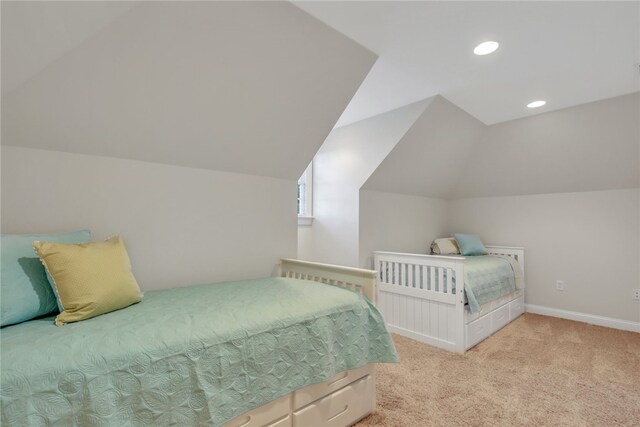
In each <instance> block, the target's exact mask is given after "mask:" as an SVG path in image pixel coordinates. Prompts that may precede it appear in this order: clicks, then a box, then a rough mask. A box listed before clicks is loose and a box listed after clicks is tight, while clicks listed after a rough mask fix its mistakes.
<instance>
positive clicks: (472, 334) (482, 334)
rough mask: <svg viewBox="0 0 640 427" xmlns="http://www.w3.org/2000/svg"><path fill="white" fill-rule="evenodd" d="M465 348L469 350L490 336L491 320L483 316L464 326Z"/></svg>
mask: <svg viewBox="0 0 640 427" xmlns="http://www.w3.org/2000/svg"><path fill="white" fill-rule="evenodd" d="M465 335H466V338H467V339H466V343H467V345H466V347H467V348H471V347H472V346H474V345H476V344H477V343H479V342H480V341H482V340H483V339H485V338H486V337H488V336H489V335H491V318H490V316H483V317H481V318H479V319H477V320H474V321H473V322H471V323H469V324H468V325H466V326H465Z"/></svg>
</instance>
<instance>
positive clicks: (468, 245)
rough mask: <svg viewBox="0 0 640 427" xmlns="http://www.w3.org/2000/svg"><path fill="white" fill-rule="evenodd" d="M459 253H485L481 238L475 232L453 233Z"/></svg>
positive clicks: (471, 254)
mask: <svg viewBox="0 0 640 427" xmlns="http://www.w3.org/2000/svg"><path fill="white" fill-rule="evenodd" d="M453 237H455V239H456V242H457V243H458V247H459V248H460V253H461V254H462V255H464V256H473V255H487V254H488V252H487V248H485V247H484V245H483V244H482V240H480V238H479V237H478V236H476V235H475V234H465V233H454V235H453Z"/></svg>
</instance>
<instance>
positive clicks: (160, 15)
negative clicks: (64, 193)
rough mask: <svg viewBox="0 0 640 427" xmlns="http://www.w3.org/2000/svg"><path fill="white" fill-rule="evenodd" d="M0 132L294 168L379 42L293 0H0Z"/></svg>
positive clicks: (217, 165)
mask: <svg viewBox="0 0 640 427" xmlns="http://www.w3.org/2000/svg"><path fill="white" fill-rule="evenodd" d="M1 7H2V83H3V91H2V144H4V145H16V146H23V147H32V148H41V149H49V150H58V151H68V152H77V153H84V154H94V155H102V156H110V157H120V158H130V159H136V160H144V161H150V162H157V163H166V164H173V165H181V166H190V167H198V168H209V169H216V170H222V171H230V172H239V173H247V174H253V175H263V176H271V177H276V178H285V179H297V178H298V176H299V175H300V174H301V173H302V171H303V170H304V168H305V167H306V165H307V164H308V163H309V162H310V161H311V159H312V158H313V155H314V154H315V153H316V151H317V150H318V148H319V147H320V145H321V144H322V142H323V141H324V139H325V138H326V136H327V135H328V134H329V132H330V131H331V129H332V128H333V127H334V125H335V123H336V121H337V120H338V118H339V117H340V115H341V113H342V112H343V111H344V109H345V107H346V106H347V104H348V103H349V101H350V100H351V98H352V97H353V95H354V93H355V92H356V90H357V88H358V87H359V85H360V84H361V82H362V81H363V79H364V78H365V76H366V75H367V73H368V72H369V70H370V69H371V66H372V65H373V63H374V62H375V60H376V55H375V54H373V53H372V52H370V51H369V50H367V49H366V48H363V47H362V46H360V45H358V44H357V43H355V42H353V41H352V40H350V39H349V38H347V37H346V36H344V35H343V34H341V33H339V32H337V31H335V30H334V29H332V28H330V27H328V26H327V25H325V24H323V23H322V22H320V21H318V20H317V19H315V18H313V17H312V16H310V15H308V14H307V13H305V12H303V11H302V10H300V9H299V8H297V7H295V6H293V5H292V4H290V3H288V2H136V3H118V2H51V3H49V2H6V1H3V2H2V5H1Z"/></svg>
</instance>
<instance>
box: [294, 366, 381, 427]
mask: <svg viewBox="0 0 640 427" xmlns="http://www.w3.org/2000/svg"><path fill="white" fill-rule="evenodd" d="M371 411H373V379H372V378H371V376H370V375H367V376H365V377H364V378H361V379H359V380H357V381H356V382H354V383H352V384H349V385H347V386H345V387H343V388H341V389H340V390H338V391H335V392H333V393H332V394H330V395H329V396H326V397H323V398H322V399H320V400H317V401H315V402H313V403H311V404H310V405H308V406H306V407H304V408H302V409H300V410H299V411H296V412H294V413H293V425H294V427H309V426H326V427H344V426H346V425H351V424H353V423H354V422H356V421H357V420H359V419H360V418H362V416H363V415H365V414H367V413H370V412H371Z"/></svg>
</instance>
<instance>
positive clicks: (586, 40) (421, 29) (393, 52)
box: [295, 1, 640, 125]
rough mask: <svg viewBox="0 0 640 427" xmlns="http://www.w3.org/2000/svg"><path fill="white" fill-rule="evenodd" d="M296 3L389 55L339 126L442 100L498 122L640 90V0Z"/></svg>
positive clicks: (345, 113)
mask: <svg viewBox="0 0 640 427" xmlns="http://www.w3.org/2000/svg"><path fill="white" fill-rule="evenodd" d="M295 4H296V5H297V6H298V7H300V8H302V9H303V10H305V11H307V12H309V13H311V14H312V15H314V16H315V17H317V18H319V19H321V20H322V21H324V22H326V23H327V24H329V25H331V26H332V27H333V28H336V29H337V30H339V31H341V32H342V33H344V34H346V35H347V36H349V37H351V38H352V39H353V40H355V41H357V42H358V43H360V44H362V45H363V46H366V47H367V48H369V49H371V50H372V51H373V52H375V53H377V54H378V55H379V56H380V59H379V60H378V62H377V63H376V64H375V66H374V67H373V69H372V70H371V73H369V75H368V76H367V79H366V80H365V81H364V83H363V84H362V86H361V87H360V89H359V90H358V93H357V94H356V96H355V97H354V99H353V100H352V101H351V103H350V104H349V107H348V108H347V110H346V111H345V112H344V114H343V115H342V117H341V119H340V121H339V123H338V124H339V125H344V124H347V123H351V122H355V121H358V120H361V119H363V118H365V117H370V116H373V115H376V114H380V113H382V112H385V111H389V110H392V109H394V108H398V107H400V106H402V105H406V104H409V103H411V102H415V101H417V100H419V99H424V98H428V97H431V96H435V95H442V96H443V97H445V98H446V99H448V100H449V101H451V102H453V103H454V104H455V105H457V106H458V107H460V108H462V109H463V110H464V111H466V112H467V113H469V114H471V115H472V116H474V117H475V118H477V119H478V120H480V121H482V122H483V123H485V124H494V123H499V122H503V121H507V120H512V119H516V118H520V117H525V116H529V115H534V114H539V113H544V112H548V111H552V110H557V109H562V108H566V107H569V106H573V105H579V104H584V103H587V102H591V101H596V100H599V99H605V98H610V97H614V96H618V95H622V94H627V93H631V92H634V91H638V90H639V89H640V73H638V63H640V2H637V1H631V2H625V1H600V2H592V1H564V2H561V1H467V2H464V1H462V2H460V1H381V2H377V1H331V2H326V1H300V2H295ZM486 40H496V41H498V42H499V43H500V48H499V49H498V50H497V51H496V52H495V53H493V54H491V55H487V56H476V55H474V54H473V52H472V51H473V48H474V47H475V46H476V45H477V44H478V43H480V42H482V41H486ZM540 98H542V99H544V100H546V101H547V105H546V106H544V107H543V108H539V109H536V110H530V109H527V108H526V104H527V103H528V102H529V101H532V100H534V99H540Z"/></svg>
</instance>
